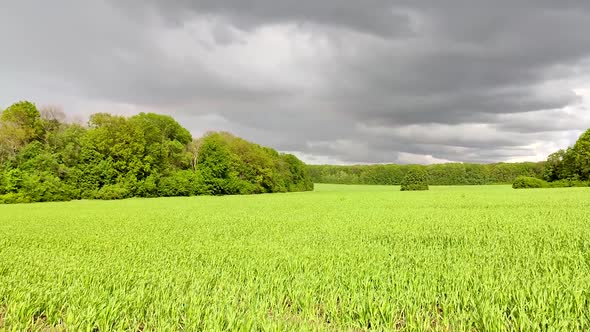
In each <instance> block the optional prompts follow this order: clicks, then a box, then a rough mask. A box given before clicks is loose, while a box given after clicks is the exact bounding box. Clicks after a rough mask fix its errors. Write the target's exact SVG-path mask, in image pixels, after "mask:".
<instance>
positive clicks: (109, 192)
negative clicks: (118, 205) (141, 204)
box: [94, 184, 129, 200]
mask: <svg viewBox="0 0 590 332" xmlns="http://www.w3.org/2000/svg"><path fill="white" fill-rule="evenodd" d="M128 197H129V190H127V188H125V186H124V185H121V184H111V185H106V186H104V187H102V188H101V189H100V190H99V191H98V192H96V196H95V197H94V198H95V199H103V200H111V199H124V198H128Z"/></svg>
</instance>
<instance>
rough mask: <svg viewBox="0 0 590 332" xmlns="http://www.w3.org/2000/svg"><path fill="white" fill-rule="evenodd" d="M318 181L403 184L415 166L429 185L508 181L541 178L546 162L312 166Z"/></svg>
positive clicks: (313, 177)
mask: <svg viewBox="0 0 590 332" xmlns="http://www.w3.org/2000/svg"><path fill="white" fill-rule="evenodd" d="M308 168H309V173H310V175H311V178H312V180H313V181H314V182H315V183H335V184H378V185H400V184H401V183H402V181H403V180H404V178H405V176H406V174H407V173H408V172H409V171H410V170H412V169H414V168H423V169H424V170H425V172H426V177H427V179H428V184H430V185H484V184H508V183H512V182H513V181H514V179H516V178H517V177H518V176H521V175H525V176H531V177H542V176H543V174H544V172H545V167H544V163H543V162H539V163H534V162H524V163H494V164H469V163H448V164H434V165H427V166H420V165H397V164H386V165H352V166H333V165H309V166H308Z"/></svg>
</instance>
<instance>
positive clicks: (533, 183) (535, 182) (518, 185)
mask: <svg viewBox="0 0 590 332" xmlns="http://www.w3.org/2000/svg"><path fill="white" fill-rule="evenodd" d="M548 187H549V183H547V182H545V181H543V180H541V179H537V178H533V177H530V176H519V177H517V178H516V179H515V180H514V183H512V188H514V189H528V188H548Z"/></svg>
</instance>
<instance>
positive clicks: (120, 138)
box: [0, 102, 313, 203]
mask: <svg viewBox="0 0 590 332" xmlns="http://www.w3.org/2000/svg"><path fill="white" fill-rule="evenodd" d="M54 111H55V110H47V112H45V113H44V114H45V115H46V116H44V117H43V118H41V116H40V112H39V111H38V110H37V108H36V107H35V105H34V104H32V103H29V102H21V103H17V104H15V105H13V106H11V107H9V108H8V109H7V110H6V111H4V112H2V114H0V203H26V202H46V201H63V200H71V199H124V198H129V197H159V196H193V195H203V194H212V195H229V194H256V193H272V192H287V191H302V190H312V189H313V183H312V181H311V179H310V177H309V175H308V173H307V168H306V166H305V164H303V163H302V162H301V161H300V160H299V159H297V158H296V157H294V156H292V155H283V154H279V153H278V152H277V151H275V150H273V149H270V148H266V147H261V146H259V145H257V144H253V143H250V142H247V141H245V140H243V139H241V138H238V137H235V136H233V135H231V134H228V133H211V134H208V135H206V136H205V137H203V138H201V139H198V140H195V141H193V139H192V137H191V135H190V133H189V132H188V130H186V129H185V128H183V127H182V126H181V125H180V124H178V122H176V121H175V120H174V119H173V118H171V117H169V116H165V115H158V114H151V113H150V114H146V113H141V114H138V115H135V116H132V117H130V118H126V117H122V116H115V115H111V114H107V113H99V114H94V115H92V116H91V117H90V120H89V123H88V127H83V126H80V125H75V124H66V123H62V122H60V116H59V112H57V113H56V112H54Z"/></svg>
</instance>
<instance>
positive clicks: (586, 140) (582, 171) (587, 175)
mask: <svg viewBox="0 0 590 332" xmlns="http://www.w3.org/2000/svg"><path fill="white" fill-rule="evenodd" d="M573 152H574V160H575V165H576V169H577V172H578V175H579V178H580V180H584V181H587V180H590V129H588V130H587V131H586V132H585V133H583V134H582V136H580V138H579V139H578V141H577V142H576V144H575V145H574V148H573Z"/></svg>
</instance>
